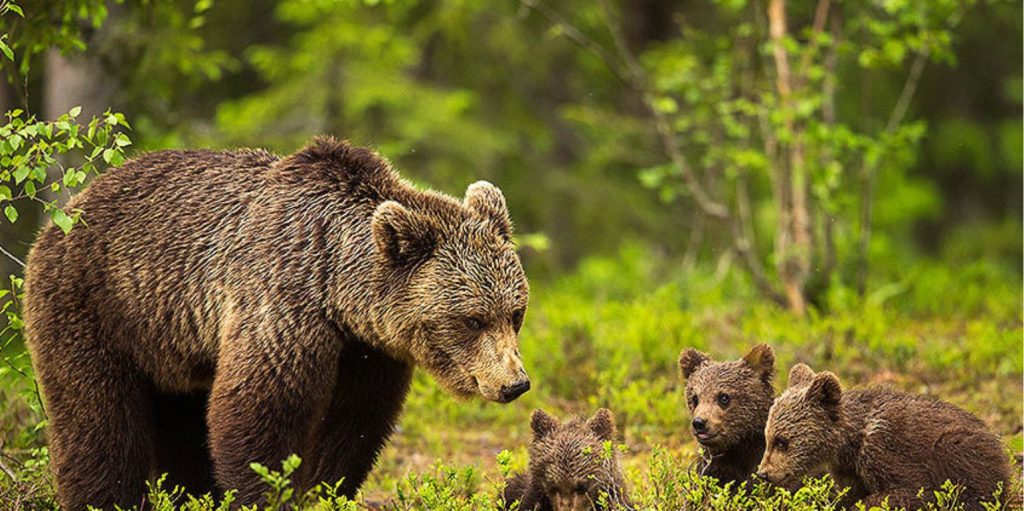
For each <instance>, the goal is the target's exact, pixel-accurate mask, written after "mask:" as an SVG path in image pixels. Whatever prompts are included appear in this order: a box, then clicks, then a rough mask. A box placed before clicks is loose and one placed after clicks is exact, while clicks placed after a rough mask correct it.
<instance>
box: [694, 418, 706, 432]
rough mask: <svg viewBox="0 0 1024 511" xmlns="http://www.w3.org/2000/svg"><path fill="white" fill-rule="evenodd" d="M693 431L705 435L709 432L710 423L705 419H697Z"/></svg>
mask: <svg viewBox="0 0 1024 511" xmlns="http://www.w3.org/2000/svg"><path fill="white" fill-rule="evenodd" d="M693 430H694V431H696V432H697V433H703V432H705V431H707V430H708V421H706V420H704V418H703V417H697V418H696V419H693Z"/></svg>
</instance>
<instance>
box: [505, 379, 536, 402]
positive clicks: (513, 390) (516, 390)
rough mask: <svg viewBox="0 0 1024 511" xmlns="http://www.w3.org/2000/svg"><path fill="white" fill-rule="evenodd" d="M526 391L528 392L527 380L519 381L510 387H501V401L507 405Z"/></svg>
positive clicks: (528, 382) (528, 384) (528, 381)
mask: <svg viewBox="0 0 1024 511" xmlns="http://www.w3.org/2000/svg"><path fill="white" fill-rule="evenodd" d="M528 390H530V380H529V379H524V380H520V381H518V382H516V383H513V384H512V385H505V386H503V387H501V400H502V402H505V403H509V402H511V401H513V400H515V398H517V397H519V396H521V395H523V394H525V393H526V391H528Z"/></svg>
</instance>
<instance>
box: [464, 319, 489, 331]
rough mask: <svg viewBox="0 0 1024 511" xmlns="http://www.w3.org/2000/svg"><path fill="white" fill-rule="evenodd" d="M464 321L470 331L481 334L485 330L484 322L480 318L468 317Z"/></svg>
mask: <svg viewBox="0 0 1024 511" xmlns="http://www.w3.org/2000/svg"><path fill="white" fill-rule="evenodd" d="M462 321H463V322H464V323H465V324H466V328H468V329H469V330H470V331H473V332H479V331H481V330H483V329H484V321H483V320H482V319H480V318H474V317H468V318H466V319H464V320H462Z"/></svg>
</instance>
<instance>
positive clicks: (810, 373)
mask: <svg viewBox="0 0 1024 511" xmlns="http://www.w3.org/2000/svg"><path fill="white" fill-rule="evenodd" d="M812 379H814V370H813V369H811V368H810V366H808V365H807V364H797V365H795V366H793V368H792V369H790V370H789V386H790V387H796V386H798V385H803V384H805V383H810V381H811V380H812Z"/></svg>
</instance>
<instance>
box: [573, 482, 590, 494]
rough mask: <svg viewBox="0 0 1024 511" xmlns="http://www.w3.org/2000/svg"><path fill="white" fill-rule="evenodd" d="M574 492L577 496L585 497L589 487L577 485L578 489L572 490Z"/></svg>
mask: <svg viewBox="0 0 1024 511" xmlns="http://www.w3.org/2000/svg"><path fill="white" fill-rule="evenodd" d="M572 491H573V493H575V494H577V495H583V494H584V493H587V487H586V485H584V484H577V485H576V487H575V488H573V489H572Z"/></svg>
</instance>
